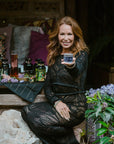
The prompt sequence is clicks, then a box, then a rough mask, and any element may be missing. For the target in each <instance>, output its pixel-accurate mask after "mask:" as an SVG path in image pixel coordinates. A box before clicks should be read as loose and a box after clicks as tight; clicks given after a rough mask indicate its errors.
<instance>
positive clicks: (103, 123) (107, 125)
mask: <svg viewBox="0 0 114 144" xmlns="http://www.w3.org/2000/svg"><path fill="white" fill-rule="evenodd" d="M99 123H101V124H102V125H103V126H104V127H106V128H108V127H109V124H107V123H105V122H104V121H99Z"/></svg>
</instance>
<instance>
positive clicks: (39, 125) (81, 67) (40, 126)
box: [22, 51, 88, 144]
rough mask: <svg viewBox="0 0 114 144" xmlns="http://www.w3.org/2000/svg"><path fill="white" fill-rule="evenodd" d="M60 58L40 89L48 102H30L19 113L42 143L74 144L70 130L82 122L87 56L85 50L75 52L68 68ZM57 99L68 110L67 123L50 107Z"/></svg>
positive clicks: (50, 69) (59, 57)
mask: <svg viewBox="0 0 114 144" xmlns="http://www.w3.org/2000/svg"><path fill="white" fill-rule="evenodd" d="M61 58H62V56H58V57H57V59H56V62H55V64H54V65H52V66H50V67H49V69H48V73H47V78H46V81H45V87H44V92H45V96H46V97H47V99H48V102H40V103H33V104H31V105H28V106H25V107H24V108H23V110H22V117H23V119H24V120H25V121H26V123H27V124H28V125H29V127H30V128H31V130H32V131H33V132H34V133H35V134H36V136H37V137H39V138H40V139H41V141H42V142H43V144H78V142H77V140H76V138H75V136H74V132H73V127H74V126H76V125H78V124H80V123H81V122H82V121H83V120H84V113H85V110H86V98H85V95H84V82H85V78H86V73H87V65H88V54H87V53H86V52H85V51H82V52H80V54H79V53H78V54H77V55H76V65H75V67H74V68H72V69H69V68H67V67H66V66H65V65H63V64H61ZM57 100H61V101H62V102H64V103H66V104H67V106H68V107H69V108H70V110H71V113H70V120H66V119H64V118H62V117H61V116H60V115H59V113H58V112H57V111H56V109H55V108H54V103H55V101H57Z"/></svg>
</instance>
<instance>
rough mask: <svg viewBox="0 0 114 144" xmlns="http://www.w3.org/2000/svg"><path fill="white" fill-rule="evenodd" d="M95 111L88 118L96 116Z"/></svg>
mask: <svg viewBox="0 0 114 144" xmlns="http://www.w3.org/2000/svg"><path fill="white" fill-rule="evenodd" d="M95 116H96V115H95V113H92V114H91V115H89V116H88V118H95Z"/></svg>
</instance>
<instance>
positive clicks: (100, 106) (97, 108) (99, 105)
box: [96, 103, 102, 117]
mask: <svg viewBox="0 0 114 144" xmlns="http://www.w3.org/2000/svg"><path fill="white" fill-rule="evenodd" d="M101 111H102V105H101V104H100V103H98V105H97V107H96V117H98V115H99V113H100V112H101Z"/></svg>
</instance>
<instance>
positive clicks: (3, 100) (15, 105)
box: [0, 86, 86, 135]
mask: <svg viewBox="0 0 114 144" xmlns="http://www.w3.org/2000/svg"><path fill="white" fill-rule="evenodd" d="M42 101H46V97H45V95H44V91H43V90H42V91H41V93H40V94H38V95H37V96H36V99H35V101H34V103H35V102H42ZM27 104H30V102H27V101H25V100H24V99H22V98H21V97H19V96H17V95H16V94H14V93H12V92H11V91H10V90H9V89H8V88H6V87H5V86H0V114H1V113H2V112H3V111H4V110H9V109H15V110H21V108H22V107H23V106H25V105H27ZM85 128H86V121H84V122H82V123H81V124H79V125H77V126H75V127H74V133H75V135H77V133H78V131H77V130H79V129H83V130H85Z"/></svg>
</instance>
